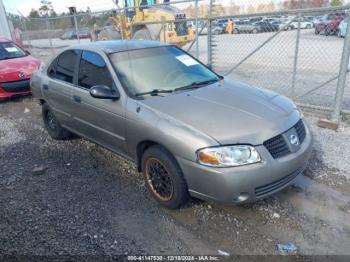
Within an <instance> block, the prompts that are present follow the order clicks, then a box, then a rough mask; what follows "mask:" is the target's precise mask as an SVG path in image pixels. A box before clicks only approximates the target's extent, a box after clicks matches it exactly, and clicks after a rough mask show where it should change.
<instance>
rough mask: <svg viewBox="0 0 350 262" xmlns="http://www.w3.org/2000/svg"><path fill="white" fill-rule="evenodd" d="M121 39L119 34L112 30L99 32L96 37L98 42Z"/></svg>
mask: <svg viewBox="0 0 350 262" xmlns="http://www.w3.org/2000/svg"><path fill="white" fill-rule="evenodd" d="M120 39H122V37H121V35H120V33H118V32H116V31H112V30H101V32H100V33H99V34H98V36H97V40H98V41H108V40H120Z"/></svg>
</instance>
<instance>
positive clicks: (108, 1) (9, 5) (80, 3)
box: [3, 0, 280, 16]
mask: <svg viewBox="0 0 350 262" xmlns="http://www.w3.org/2000/svg"><path fill="white" fill-rule="evenodd" d="M173 1H178V0H173ZM271 1H273V2H279V1H280V0H219V2H220V3H223V4H225V3H227V4H228V3H230V2H234V3H235V4H238V5H243V4H247V2H251V3H252V4H259V3H270V2H271ZM3 2H4V6H5V9H6V11H7V12H10V13H15V14H18V11H19V12H21V13H22V14H23V15H25V16H26V15H28V14H29V12H30V10H31V9H32V8H35V9H38V8H39V7H40V0H3ZM51 2H52V5H53V7H54V9H55V11H56V12H57V13H61V12H67V11H68V8H67V7H68V6H76V7H77V9H78V10H84V11H85V10H86V8H87V7H90V9H91V11H102V10H109V9H112V8H115V4H114V3H113V1H112V0H51ZM119 2H120V3H122V2H123V0H119Z"/></svg>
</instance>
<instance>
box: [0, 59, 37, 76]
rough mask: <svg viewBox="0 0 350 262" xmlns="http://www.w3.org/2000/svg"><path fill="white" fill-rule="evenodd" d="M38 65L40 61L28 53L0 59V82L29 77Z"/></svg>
mask: <svg viewBox="0 0 350 262" xmlns="http://www.w3.org/2000/svg"><path fill="white" fill-rule="evenodd" d="M39 65H40V61H39V60H38V59H36V58H34V57H32V56H30V55H28V56H24V57H18V58H12V59H6V60H0V82H11V81H18V80H23V79H29V78H30V76H31V75H32V72H33V71H34V70H36V69H38V67H39Z"/></svg>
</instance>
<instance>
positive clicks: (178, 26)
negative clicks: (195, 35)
mask: <svg viewBox="0 0 350 262" xmlns="http://www.w3.org/2000/svg"><path fill="white" fill-rule="evenodd" d="M181 19H186V15H185V14H176V15H175V32H176V34H177V36H184V35H187V29H188V27H187V22H184V21H182V22H177V21H176V20H181Z"/></svg>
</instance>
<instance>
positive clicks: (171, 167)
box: [142, 145, 189, 209]
mask: <svg viewBox="0 0 350 262" xmlns="http://www.w3.org/2000/svg"><path fill="white" fill-rule="evenodd" d="M142 173H143V176H144V179H145V184H146V187H147V189H148V191H149V192H150V194H151V196H152V198H153V199H155V200H156V201H157V202H158V203H159V204H160V205H161V206H163V207H166V208H169V209H177V208H179V207H180V206H182V205H184V204H185V203H187V202H188V200H189V193H188V189H187V184H186V181H185V179H184V176H183V174H182V171H181V169H180V167H179V165H178V163H177V162H176V160H175V158H174V157H173V156H172V154H171V153H169V152H168V151H167V150H166V149H164V148H163V147H161V146H158V145H156V146H152V147H150V148H148V149H147V150H146V151H145V152H144V154H143V156H142Z"/></svg>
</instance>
